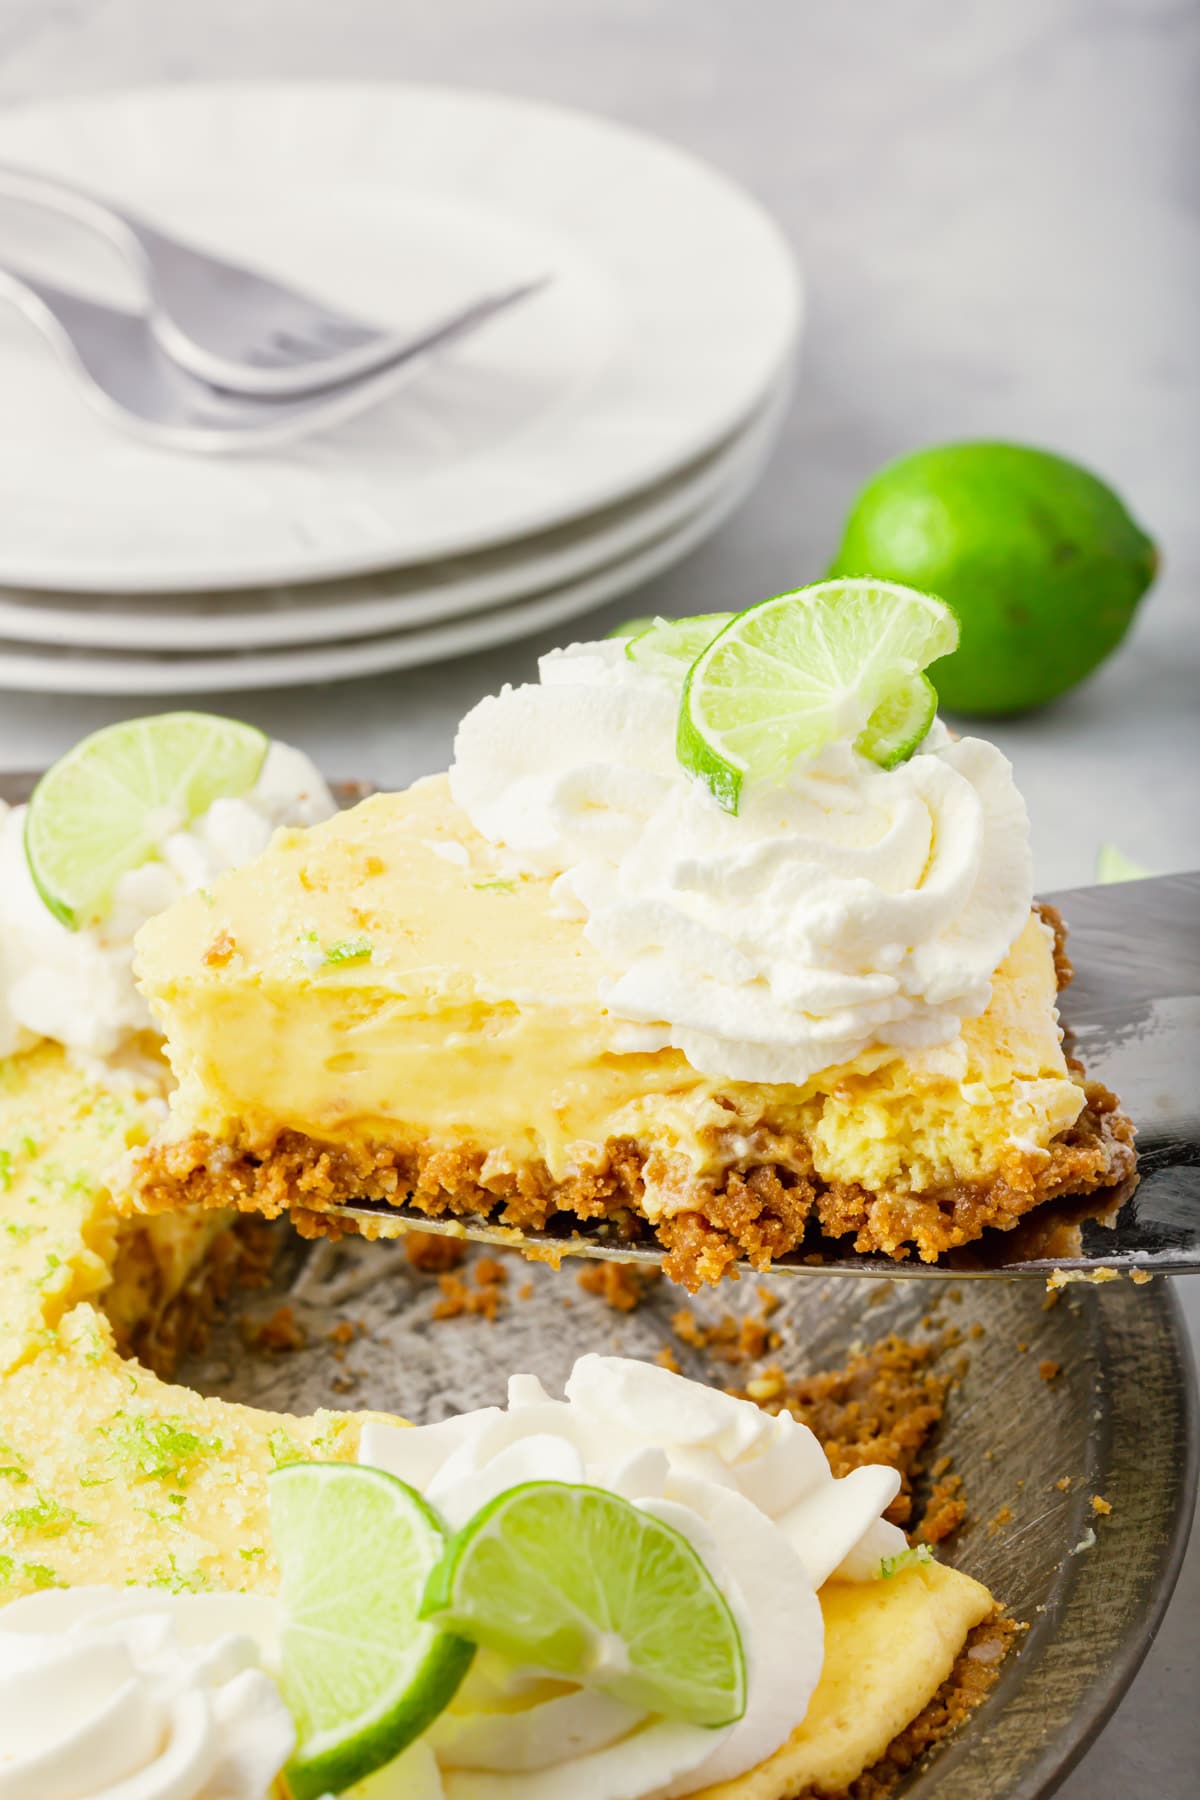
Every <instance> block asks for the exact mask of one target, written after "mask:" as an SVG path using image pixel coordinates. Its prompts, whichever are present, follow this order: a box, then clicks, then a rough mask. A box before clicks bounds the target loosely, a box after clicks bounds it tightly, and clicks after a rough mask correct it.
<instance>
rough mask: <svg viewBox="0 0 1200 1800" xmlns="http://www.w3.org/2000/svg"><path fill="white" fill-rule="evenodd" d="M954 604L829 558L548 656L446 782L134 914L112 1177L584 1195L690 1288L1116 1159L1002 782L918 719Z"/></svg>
mask: <svg viewBox="0 0 1200 1800" xmlns="http://www.w3.org/2000/svg"><path fill="white" fill-rule="evenodd" d="M955 631H956V628H955V626H954V622H953V620H952V618H951V617H950V615H949V614H948V612H947V610H946V609H945V608H944V607H943V606H942V605H941V604H940V603H939V602H937V601H934V600H931V599H929V598H928V597H926V596H923V595H916V594H913V593H911V592H910V591H909V590H905V589H888V588H881V587H880V586H878V585H877V584H869V583H866V582H851V581H846V582H833V583H825V584H820V585H818V586H817V587H815V588H810V589H802V590H800V591H799V592H798V593H796V594H792V595H787V596H783V597H782V598H781V599H779V600H776V601H769V602H765V603H764V604H763V605H762V606H760V607H755V608H752V609H750V610H749V611H748V612H746V613H743V614H741V615H740V616H738V617H737V618H734V619H732V620H730V619H727V618H725V617H723V616H718V617H706V618H701V619H696V620H691V621H683V622H675V623H673V624H671V625H666V624H662V623H660V624H659V625H657V626H653V627H651V628H650V630H649V631H648V632H646V633H644V634H642V635H640V636H638V637H635V638H631V639H616V640H610V641H605V642H601V643H592V644H578V645H575V646H573V647H571V648H570V649H567V650H562V651H556V652H554V653H552V654H551V655H549V656H547V657H544V658H543V659H542V663H541V668H540V679H539V680H538V681H537V682H535V683H531V684H529V685H526V686H522V687H518V688H506V689H504V691H503V692H502V693H500V694H499V695H496V696H494V697H492V698H489V699H486V700H484V701H483V702H482V703H481V704H480V705H479V706H477V707H476V708H475V709H474V711H473V712H471V713H470V714H468V716H467V717H466V718H465V719H464V721H463V723H462V726H461V727H460V730H459V733H458V737H457V741H456V745H455V757H454V763H453V766H452V768H451V769H450V771H449V774H448V775H445V776H437V777H434V778H432V779H429V780H426V781H421V782H418V783H417V784H416V785H415V786H414V787H412V788H410V789H409V790H408V791H407V792H405V793H400V794H383V795H379V796H377V797H374V798H372V799H369V800H367V801H365V802H364V803H363V804H362V805H360V806H358V807H356V808H355V809H354V810H353V811H350V812H348V813H344V814H342V815H341V816H339V817H336V818H333V819H330V820H329V821H327V822H326V823H324V824H321V825H319V826H317V827H316V828H315V829H311V830H283V831H281V832H279V833H278V834H277V836H276V837H275V839H274V841H273V843H272V845H271V847H270V848H269V849H268V850H267V851H266V852H265V853H264V854H263V855H262V856H261V857H259V858H257V859H256V860H255V861H254V862H252V863H250V864H248V865H246V866H244V867H242V868H240V869H238V870H237V871H236V872H234V873H233V874H231V875H229V876H227V877H226V878H224V879H223V880H221V881H220V882H218V883H217V884H215V886H214V887H213V889H212V891H211V893H207V894H192V895H190V896H189V897H187V898H186V899H184V900H182V901H181V902H180V903H179V904H178V905H176V906H174V907H172V908H170V909H169V910H167V911H166V912H164V913H161V914H160V915H158V916H157V917H156V918H154V919H153V920H152V921H151V922H150V923H149V924H148V925H147V926H146V927H145V929H144V930H143V931H142V933H141V936H140V938H139V943H138V962H139V978H140V982H141V985H142V988H143V991H144V992H145V994H146V996H147V997H148V999H149V1002H150V1005H151V1007H152V1010H153V1012H154V1014H155V1017H156V1018H157V1020H158V1022H159V1024H160V1026H161V1028H162V1030H163V1032H164V1034H165V1038H166V1044H167V1055H168V1056H169V1058H170V1061H171V1065H172V1068H173V1069H174V1072H175V1075H176V1077H177V1081H178V1087H177V1090H176V1092H175V1093H174V1095H173V1096H172V1100H171V1116H170V1120H169V1122H168V1124H167V1125H166V1126H165V1127H164V1128H163V1130H161V1131H160V1132H159V1133H157V1134H156V1135H155V1137H154V1138H153V1140H152V1141H151V1143H150V1145H149V1146H148V1147H147V1148H146V1149H145V1150H143V1151H142V1152H141V1153H140V1155H139V1158H138V1172H137V1175H136V1178H135V1187H136V1194H137V1200H138V1204H139V1205H140V1206H141V1207H142V1208H143V1209H144V1210H145V1211H146V1212H148V1213H154V1212H161V1211H174V1210H176V1209H178V1208H180V1207H187V1206H191V1205H194V1204H199V1205H204V1206H217V1207H221V1208H224V1207H228V1206H230V1205H234V1206H238V1207H241V1208H244V1209H246V1210H251V1211H253V1210H257V1211H259V1212H262V1213H264V1214H266V1215H268V1216H272V1215H275V1214H278V1213H280V1212H282V1211H284V1210H290V1211H292V1212H293V1213H294V1214H295V1215H296V1217H297V1221H298V1223H299V1225H300V1228H301V1229H302V1230H305V1231H309V1232H312V1231H337V1230H338V1229H341V1228H342V1227H343V1226H344V1225H345V1224H346V1221H345V1220H344V1219H339V1214H338V1208H339V1206H341V1205H342V1204H344V1203H346V1202H350V1201H361V1200H364V1199H365V1200H371V1201H376V1202H383V1203H389V1202H391V1203H395V1204H407V1205H408V1206H410V1207H412V1208H416V1209H418V1210H419V1211H421V1212H423V1213H425V1214H427V1215H430V1216H436V1215H447V1214H457V1215H481V1214H482V1215H488V1216H490V1217H491V1218H493V1219H494V1220H496V1221H497V1222H499V1223H501V1224H503V1225H506V1226H511V1227H515V1228H518V1229H519V1228H522V1227H524V1228H539V1229H540V1228H543V1227H546V1226H550V1227H551V1228H554V1229H557V1228H559V1227H560V1226H561V1225H562V1224H563V1222H564V1221H565V1222H567V1223H568V1224H570V1225H576V1224H578V1223H579V1222H580V1221H587V1222H589V1228H590V1229H593V1230H595V1229H600V1230H602V1231H604V1232H607V1233H608V1234H609V1235H610V1236H615V1237H617V1238H626V1239H628V1238H634V1237H642V1238H648V1239H651V1240H653V1239H656V1240H657V1241H658V1243H659V1244H660V1245H661V1246H662V1248H663V1250H664V1252H665V1253H666V1267H667V1269H668V1272H669V1273H671V1274H672V1275H674V1276H675V1277H676V1278H677V1279H679V1280H680V1281H682V1282H684V1283H685V1284H686V1285H687V1286H689V1287H695V1286H697V1285H698V1284H700V1283H701V1282H704V1281H712V1280H716V1279H717V1278H719V1277H720V1276H721V1275H722V1273H723V1272H725V1271H726V1270H727V1269H728V1268H729V1266H730V1264H731V1263H733V1262H734V1261H735V1260H738V1259H748V1260H749V1261H750V1262H751V1263H753V1264H755V1265H756V1266H758V1267H765V1266H767V1265H768V1264H769V1263H770V1261H771V1260H772V1259H774V1258H776V1257H779V1256H782V1255H784V1254H786V1253H787V1252H789V1251H793V1250H797V1249H801V1250H802V1248H803V1242H804V1237H805V1233H806V1232H807V1231H812V1230H819V1231H821V1232H824V1233H826V1234H829V1235H834V1236H848V1237H850V1238H851V1239H852V1241H853V1243H854V1246H855V1248H856V1249H858V1250H861V1251H878V1252H883V1253H884V1254H886V1255H888V1256H892V1257H902V1256H908V1255H911V1254H913V1253H914V1252H915V1253H916V1254H917V1255H919V1256H920V1257H923V1258H926V1259H934V1258H936V1257H937V1256H939V1255H940V1254H941V1253H942V1252H944V1251H946V1250H948V1249H950V1248H952V1247H953V1246H955V1245H958V1244H962V1243H964V1242H966V1241H968V1240H971V1239H974V1238H976V1237H978V1236H979V1235H980V1233H981V1232H982V1231H983V1230H984V1228H985V1227H988V1226H998V1227H1001V1228H1005V1227H1009V1226H1011V1225H1013V1224H1014V1223H1015V1222H1016V1220H1017V1219H1018V1218H1019V1217H1020V1216H1021V1215H1022V1214H1023V1213H1025V1212H1027V1211H1028V1210H1029V1209H1030V1208H1032V1207H1034V1206H1036V1205H1037V1204H1039V1203H1040V1202H1041V1201H1044V1200H1047V1199H1050V1198H1052V1197H1055V1196H1057V1195H1060V1194H1066V1193H1072V1194H1079V1193H1085V1192H1088V1191H1091V1190H1092V1189H1094V1188H1097V1187H1104V1186H1108V1185H1113V1184H1116V1183H1117V1182H1119V1181H1121V1180H1123V1179H1124V1178H1125V1177H1126V1176H1127V1175H1128V1174H1129V1173H1130V1171H1131V1169H1132V1166H1133V1150H1132V1130H1131V1127H1130V1126H1129V1124H1128V1121H1127V1120H1125V1119H1124V1118H1123V1117H1122V1115H1121V1114H1120V1112H1119V1110H1118V1109H1117V1105H1116V1102H1115V1101H1114V1099H1113V1097H1112V1096H1111V1095H1110V1094H1108V1093H1107V1092H1106V1091H1105V1090H1104V1089H1102V1088H1100V1087H1098V1086H1094V1085H1089V1084H1088V1083H1087V1082H1085V1080H1084V1079H1083V1077H1082V1074H1081V1072H1080V1071H1079V1069H1078V1068H1077V1067H1076V1066H1074V1065H1071V1064H1069V1063H1068V1062H1067V1060H1066V1058H1065V1056H1064V1053H1063V1048H1062V1042H1061V1037H1062V1034H1061V1031H1060V1028H1059V1023H1058V1015H1057V1011H1056V996H1057V990H1058V986H1059V983H1060V981H1061V980H1062V979H1063V977H1064V974H1065V972H1066V967H1067V965H1066V963H1065V959H1064V957H1063V956H1062V954H1061V927H1060V925H1059V922H1058V921H1057V919H1056V918H1055V916H1054V915H1053V913H1051V912H1050V911H1049V910H1048V909H1040V910H1039V909H1038V908H1035V907H1034V906H1033V902H1032V870H1031V857H1030V848H1029V829H1028V821H1027V818H1026V813H1025V808H1024V805H1023V803H1022V801H1021V798H1020V796H1019V794H1018V792H1017V789H1016V787H1015V785H1014V782H1013V778H1012V771H1011V769H1010V767H1009V764H1008V763H1007V762H1006V760H1005V759H1004V757H1003V756H1002V755H1001V754H1000V752H999V751H998V750H996V749H995V748H994V747H992V746H991V745H989V744H987V743H985V742H983V741H981V740H979V739H976V738H964V739H960V740H955V739H953V738H952V737H951V735H950V733H949V732H948V731H947V730H946V729H945V727H944V726H943V725H942V724H941V723H940V722H939V721H938V720H937V718H936V716H935V713H936V696H935V695H934V692H933V689H932V688H931V687H930V684H929V681H928V679H927V678H926V677H925V675H924V674H923V673H922V669H923V666H924V664H925V663H927V662H929V661H930V660H932V659H934V658H936V657H938V656H940V655H943V654H945V652H946V651H947V650H948V649H950V648H952V647H953V643H954V641H955Z"/></svg>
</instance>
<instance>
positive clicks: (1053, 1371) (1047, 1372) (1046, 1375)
mask: <svg viewBox="0 0 1200 1800" xmlns="http://www.w3.org/2000/svg"><path fill="white" fill-rule="evenodd" d="M1061 1372H1062V1364H1061V1363H1058V1362H1055V1360H1054V1358H1053V1357H1052V1356H1046V1357H1043V1358H1042V1361H1041V1362H1040V1363H1039V1364H1038V1374H1039V1375H1040V1376H1041V1378H1042V1380H1043V1381H1053V1380H1054V1377H1055V1376H1056V1375H1059V1374H1061Z"/></svg>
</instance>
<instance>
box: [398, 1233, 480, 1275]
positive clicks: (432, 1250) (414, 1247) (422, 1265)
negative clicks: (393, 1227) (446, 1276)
mask: <svg viewBox="0 0 1200 1800" xmlns="http://www.w3.org/2000/svg"><path fill="white" fill-rule="evenodd" d="M404 1254H405V1255H406V1256H407V1257H408V1260H409V1262H410V1263H411V1264H412V1266H413V1268H414V1269H420V1271H421V1273H422V1274H423V1275H437V1274H440V1273H441V1272H442V1271H443V1270H445V1269H457V1268H458V1267H459V1265H460V1264H461V1262H462V1260H463V1258H464V1257H465V1256H466V1254H467V1245H466V1240H465V1238H456V1237H447V1236H446V1235H445V1234H444V1233H443V1232H440V1231H408V1232H406V1233H405V1235H404Z"/></svg>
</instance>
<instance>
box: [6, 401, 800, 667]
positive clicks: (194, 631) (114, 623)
mask: <svg viewBox="0 0 1200 1800" xmlns="http://www.w3.org/2000/svg"><path fill="white" fill-rule="evenodd" d="M787 398H788V386H787V384H786V383H784V384H782V385H781V386H780V387H779V389H778V390H777V392H776V393H775V394H773V395H772V397H771V399H770V400H769V401H768V402H767V405H766V406H765V407H764V408H763V409H762V410H761V411H760V412H759V413H757V414H756V415H755V417H754V419H753V420H752V421H751V423H750V425H749V426H747V427H746V429H745V430H744V431H741V432H739V433H737V434H736V436H735V437H733V438H732V439H730V440H729V441H728V442H727V443H725V444H723V445H722V446H721V448H720V449H719V450H717V451H714V452H713V453H712V454H711V455H710V456H708V457H705V458H702V459H701V460H700V461H699V462H698V463H694V464H691V465H690V466H689V467H688V469H687V470H686V471H685V472H684V473H683V474H680V475H677V476H673V477H672V478H671V479H670V480H669V481H667V482H663V483H659V484H658V485H657V486H655V487H654V488H652V489H650V490H649V493H648V494H647V495H646V496H639V498H638V499H637V500H634V501H627V502H625V503H624V504H623V505H621V506H618V507H613V508H610V509H609V510H608V511H607V512H605V513H601V514H599V515H596V516H595V517H593V518H591V519H589V520H587V521H585V522H583V523H580V524H579V525H564V526H560V527H559V528H558V530H557V531H554V532H547V533H544V534H542V535H541V536H539V537H536V538H532V539H527V540H525V541H524V542H522V543H520V544H515V545H512V546H510V547H507V548H504V549H501V550H493V551H480V552H479V553H478V554H477V555H475V556H473V557H468V558H462V559H458V560H455V561H453V562H443V563H434V564H431V565H426V566H424V567H418V568H415V569H408V570H384V571H382V572H381V573H380V574H378V575H359V576H355V577H352V578H349V579H347V580H344V581H338V582H309V583H305V584H302V585H293V586H278V587H272V588H266V589H263V588H254V589H249V590H246V591H243V592H237V591H221V592H217V593H210V594H182V593H180V594H167V595H157V594H154V595H139V594H60V593H53V592H44V593H38V592H36V591H35V590H25V591H24V592H21V591H20V590H12V589H9V590H7V591H5V590H0V637H6V638H8V639H10V640H12V641H13V642H23V643H24V642H27V643H32V644H57V645H61V646H63V647H64V648H69V649H88V650H137V651H141V652H144V651H155V650H163V651H168V652H173V653H180V652H185V653H186V652H197V651H199V652H206V653H208V654H216V653H221V652H226V653H228V652H229V651H233V650H237V651H241V650H252V649H264V648H269V647H277V646H282V645H297V644H312V643H325V642H332V641H335V640H336V641H339V642H341V641H344V640H345V639H347V638H354V637H365V636H368V635H370V634H371V633H379V632H383V631H396V630H401V629H413V628H415V627H417V626H422V625H432V624H436V623H440V622H441V621H443V620H446V619H453V618H460V617H461V616H462V615H463V614H466V613H474V612H480V611H482V610H484V609H486V608H488V607H492V606H498V605H500V604H502V603H504V602H508V601H513V600H517V599H531V598H532V597H533V596H534V595H537V594H540V593H543V592H545V591H548V590H550V589H552V588H556V587H562V586H563V585H564V584H565V583H567V582H574V581H578V580H580V579H581V578H582V577H583V576H585V575H589V574H591V573H592V572H593V571H595V570H598V569H600V568H603V567H606V566H607V565H608V564H610V563H615V562H618V561H619V560H621V559H622V558H624V557H627V556H629V555H631V554H632V552H633V551H635V550H637V549H639V548H641V547H642V546H643V545H645V544H649V543H652V542H654V541H655V540H656V539H658V538H661V537H662V536H664V535H665V534H666V533H667V532H669V531H671V530H673V529H674V528H675V527H676V526H678V525H682V524H683V523H684V522H685V521H686V520H688V519H690V518H692V517H694V516H695V515H696V514H698V513H700V512H701V511H703V510H704V509H705V508H706V507H707V506H708V505H709V503H710V502H711V501H713V500H715V499H717V498H719V497H720V496H721V495H722V494H723V493H725V492H726V491H727V490H728V488H729V487H730V486H731V485H732V484H733V483H734V482H735V481H736V480H737V479H738V478H739V476H740V474H741V472H742V470H744V469H747V470H753V469H756V468H758V467H759V466H760V465H761V463H762V460H763V457H764V455H765V454H766V452H767V451H768V449H769V448H770V446H771V444H772V443H773V441H774V439H775V436H776V434H777V432H778V429H779V426H780V424H781V422H782V419H783V414H784V411H785V408H786V402H787Z"/></svg>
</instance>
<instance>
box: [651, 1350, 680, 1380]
mask: <svg viewBox="0 0 1200 1800" xmlns="http://www.w3.org/2000/svg"><path fill="white" fill-rule="evenodd" d="M654 1360H655V1362H656V1363H657V1364H658V1366H659V1368H660V1369H670V1371H671V1373H672V1375H681V1374H682V1373H683V1371H682V1369H681V1368H680V1367H679V1358H678V1357H677V1356H676V1354H675V1352H674V1351H673V1350H672V1348H671V1346H670V1344H664V1345H663V1347H662V1349H661V1350H660V1351H659V1352H658V1353H657V1355H656V1356H655V1358H654Z"/></svg>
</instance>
